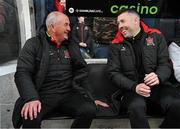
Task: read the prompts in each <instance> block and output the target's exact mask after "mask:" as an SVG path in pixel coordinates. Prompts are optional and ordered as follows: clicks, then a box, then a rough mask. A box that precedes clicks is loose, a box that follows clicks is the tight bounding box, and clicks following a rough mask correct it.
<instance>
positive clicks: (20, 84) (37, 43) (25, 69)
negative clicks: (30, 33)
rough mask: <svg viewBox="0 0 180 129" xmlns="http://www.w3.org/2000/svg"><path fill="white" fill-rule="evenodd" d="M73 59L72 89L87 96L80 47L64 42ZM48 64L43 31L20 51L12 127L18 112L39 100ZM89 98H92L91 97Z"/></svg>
mask: <svg viewBox="0 0 180 129" xmlns="http://www.w3.org/2000/svg"><path fill="white" fill-rule="evenodd" d="M67 46H68V48H69V53H70V56H71V60H72V69H73V81H72V86H73V87H74V88H75V89H78V90H79V91H80V92H81V93H82V94H84V95H89V96H90V94H89V93H88V92H87V90H85V87H88V86H87V85H88V82H87V75H88V69H87V64H86V62H85V61H84V59H83V58H82V56H81V54H80V51H79V47H78V45H77V44H76V43H73V42H67ZM48 64H49V43H48V38H47V34H46V32H45V29H42V30H41V32H40V33H39V34H38V35H37V36H36V37H33V38H31V39H29V40H27V42H26V43H25V45H24V47H23V49H22V50H21V52H20V55H19V58H18V63H17V69H16V73H15V83H16V86H17V89H18V91H19V94H20V98H19V99H18V100H17V101H16V104H15V107H14V112H13V118H12V120H13V125H14V127H15V128H18V127H20V125H21V120H20V111H21V108H22V105H23V104H24V103H25V102H28V101H31V100H38V99H39V94H38V92H39V90H40V88H41V86H42V83H43V81H44V79H45V75H46V73H47V70H48ZM90 97H91V96H90Z"/></svg>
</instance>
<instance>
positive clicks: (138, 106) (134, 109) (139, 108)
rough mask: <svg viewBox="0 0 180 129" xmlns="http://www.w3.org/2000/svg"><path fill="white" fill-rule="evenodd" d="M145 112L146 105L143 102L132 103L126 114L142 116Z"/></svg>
mask: <svg viewBox="0 0 180 129" xmlns="http://www.w3.org/2000/svg"><path fill="white" fill-rule="evenodd" d="M143 112H144V113H145V112H146V103H145V102H143V101H134V102H132V103H131V104H130V105H129V106H128V113H133V114H143Z"/></svg>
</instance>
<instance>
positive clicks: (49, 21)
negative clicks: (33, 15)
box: [46, 11, 64, 28]
mask: <svg viewBox="0 0 180 129" xmlns="http://www.w3.org/2000/svg"><path fill="white" fill-rule="evenodd" d="M62 14H63V13H61V12H58V11H53V12H51V13H50V14H48V16H47V18H46V27H47V28H48V27H49V26H50V25H52V24H55V23H56V22H57V19H58V17H59V16H61V15H62ZM63 15H64V14H63Z"/></svg>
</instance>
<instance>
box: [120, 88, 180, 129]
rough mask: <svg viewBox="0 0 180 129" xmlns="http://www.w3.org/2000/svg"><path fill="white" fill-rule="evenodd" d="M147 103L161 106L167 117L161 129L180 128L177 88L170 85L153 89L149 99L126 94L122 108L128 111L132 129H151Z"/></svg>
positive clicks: (179, 100)
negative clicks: (147, 116) (147, 114)
mask: <svg viewBox="0 0 180 129" xmlns="http://www.w3.org/2000/svg"><path fill="white" fill-rule="evenodd" d="M147 102H150V103H151V104H155V105H156V106H157V105H159V107H160V109H161V110H162V112H163V114H164V115H165V118H164V121H163V122H162V123H161V125H160V128H180V95H179V93H178V91H177V90H176V89H175V88H173V87H172V86H168V85H166V86H165V85H163V86H162V85H161V86H155V87H153V88H152V89H151V96H150V97H148V98H146V97H142V96H140V95H138V94H136V93H134V92H126V93H125V94H124V96H123V99H122V107H123V108H125V109H126V110H127V113H128V115H129V118H130V123H131V127H132V128H150V126H149V123H148V120H147V118H146V112H147V108H148V107H147ZM148 110H156V109H148Z"/></svg>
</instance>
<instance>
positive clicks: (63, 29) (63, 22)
mask: <svg viewBox="0 0 180 129" xmlns="http://www.w3.org/2000/svg"><path fill="white" fill-rule="evenodd" d="M70 30H71V29H70V22H69V18H68V17H67V16H66V15H61V16H59V17H58V18H57V22H56V23H55V24H54V35H55V36H56V38H57V40H58V41H59V42H62V41H64V40H67V39H68V33H69V31H70Z"/></svg>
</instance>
